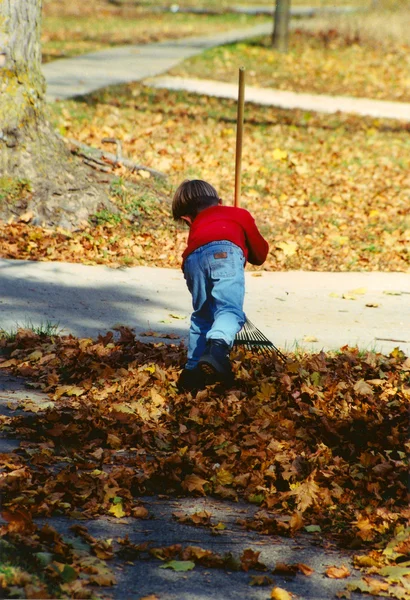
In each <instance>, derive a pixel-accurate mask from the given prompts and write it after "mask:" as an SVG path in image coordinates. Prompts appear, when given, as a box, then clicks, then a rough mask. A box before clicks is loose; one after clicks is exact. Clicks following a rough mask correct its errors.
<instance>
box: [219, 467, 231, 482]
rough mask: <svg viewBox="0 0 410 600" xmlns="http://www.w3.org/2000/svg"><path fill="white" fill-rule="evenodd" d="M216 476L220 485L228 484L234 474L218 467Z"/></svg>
mask: <svg viewBox="0 0 410 600" xmlns="http://www.w3.org/2000/svg"><path fill="white" fill-rule="evenodd" d="M216 478H217V480H218V482H219V483H220V484H221V485H230V484H231V483H232V481H233V480H234V476H233V475H232V473H230V471H227V470H226V469H219V471H218V473H217V474H216Z"/></svg>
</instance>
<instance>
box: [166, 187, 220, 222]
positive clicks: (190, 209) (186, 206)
mask: <svg viewBox="0 0 410 600" xmlns="http://www.w3.org/2000/svg"><path fill="white" fill-rule="evenodd" d="M217 204H219V196H218V192H217V191H216V189H215V188H214V187H213V186H212V185H211V184H210V183H207V182H206V181H202V180H201V179H185V181H183V182H182V183H181V184H180V185H179V186H178V188H177V190H176V192H175V194H174V198H173V200H172V216H173V217H174V219H175V220H176V221H177V220H178V219H180V218H181V217H184V216H186V217H191V218H192V219H195V217H196V216H197V214H198V213H199V212H201V210H204V209H205V208H208V207H209V206H216V205H217Z"/></svg>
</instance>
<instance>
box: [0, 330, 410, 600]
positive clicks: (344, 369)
mask: <svg viewBox="0 0 410 600" xmlns="http://www.w3.org/2000/svg"><path fill="white" fill-rule="evenodd" d="M0 345H1V349H2V356H3V358H2V359H0V360H1V362H0V368H4V369H10V370H11V371H12V372H13V373H15V374H18V375H21V376H23V377H26V378H29V379H33V380H34V381H35V382H37V386H39V388H40V389H41V390H43V391H44V392H46V393H48V395H49V400H48V401H47V402H45V403H44V405H43V406H39V405H38V404H37V405H35V404H33V403H32V402H31V401H30V400H27V401H26V402H23V403H21V406H20V407H21V408H23V409H26V410H28V411H34V412H38V414H37V415H34V416H33V415H32V414H31V415H29V414H28V415H27V416H24V415H23V416H16V417H11V418H10V417H2V422H3V423H2V424H3V427H6V429H10V428H11V429H12V430H13V431H14V432H16V433H17V434H18V435H19V436H20V437H21V438H23V442H22V444H21V446H20V451H19V452H18V453H13V454H8V455H4V456H3V459H4V462H3V467H2V473H1V479H0V485H1V494H2V510H3V516H4V517H5V518H6V519H7V521H8V522H9V525H8V526H5V527H3V538H4V539H5V540H6V541H7V542H8V543H10V544H12V545H13V547H14V548H16V547H17V548H18V547H19V544H20V546H22V547H25V546H26V545H27V543H29V542H30V544H31V548H32V553H35V560H44V561H45V563H44V564H45V565H48V567H47V568H46V569H45V575H46V577H48V578H49V579H51V581H52V582H54V585H58V586H61V585H62V586H63V587H59V588H58V589H59V590H60V591H59V593H63V592H64V593H65V594H67V595H68V597H87V596H86V595H85V591H84V587H85V586H86V584H87V583H90V581H89V579H90V577H91V583H94V584H99V585H101V584H104V583H105V584H106V585H109V579H110V575H109V570H108V571H104V565H101V564H100V563H99V562H98V560H99V559H104V560H105V559H109V558H110V557H111V556H112V548H111V547H105V546H104V544H103V545H101V542H97V541H96V540H95V539H94V540H93V538H90V536H88V537H87V531H86V530H85V531H84V530H82V531H79V532H77V533H78V535H80V536H81V537H83V538H84V539H86V540H87V541H88V543H90V544H91V546H92V548H93V554H94V556H90V555H89V554H88V555H87V556H88V558H87V559H86V557H85V556H84V554H82V555H80V556H79V555H77V554H76V553H75V552H74V551H73V549H72V547H71V546H69V545H67V543H66V542H64V541H63V540H61V538H60V537H59V536H58V534H56V533H55V532H53V530H50V529H45V530H44V529H43V530H39V529H38V528H36V526H34V525H33V524H32V518H35V517H44V516H50V515H53V514H59V515H67V516H70V517H72V518H76V519H77V518H80V517H84V518H94V517H98V516H101V515H114V516H116V517H122V516H131V517H132V516H134V517H135V518H141V517H142V518H144V517H146V516H147V514H148V513H147V508H146V507H144V506H141V503H140V501H139V497H140V496H141V495H149V494H155V493H165V494H171V495H177V496H178V495H211V496H216V497H219V498H225V499H230V500H235V499H237V498H243V499H246V500H247V501H248V502H251V503H254V504H257V505H259V506H260V510H259V511H258V512H257V514H256V515H255V517H254V518H253V519H251V520H249V521H246V520H245V521H244V522H243V523H242V525H243V527H244V528H246V529H251V530H255V531H258V532H260V533H261V534H274V535H277V534H279V535H285V536H289V535H296V534H297V532H298V531H299V530H302V529H304V528H307V529H308V530H309V531H321V533H322V535H323V536H324V537H325V538H326V537H328V536H331V537H332V539H334V540H336V541H337V542H338V543H339V544H340V545H341V546H343V547H348V548H354V549H355V550H356V551H357V556H356V558H355V561H356V563H357V566H360V567H366V568H367V572H368V575H370V579H372V576H373V580H374V582H373V584H372V583H371V582H370V583H369V581H367V583H366V582H363V586H365V585H367V588H368V589H367V591H369V590H370V591H372V590H373V593H381V595H388V594H392V595H393V597H396V598H405V597H406V592H405V588H404V586H405V585H406V582H408V580H407V577H408V575H409V572H408V562H406V561H408V560H409V556H408V554H409V537H408V530H406V523H407V521H408V518H409V516H410V513H409V509H408V504H407V499H406V484H407V473H408V461H407V456H408V455H407V454H406V449H407V450H408V448H406V446H407V445H408V439H407V432H408V407H409V399H410V387H409V383H410V381H409V373H410V362H409V358H406V357H405V356H404V355H403V353H401V352H400V351H399V350H395V351H394V352H392V353H391V354H390V355H389V356H383V355H380V354H374V353H366V354H360V353H359V352H358V351H357V349H353V348H348V347H346V348H342V349H341V351H340V352H339V353H337V354H327V355H325V354H324V353H320V354H316V355H304V356H293V357H290V358H291V359H292V360H289V361H288V362H287V363H286V364H283V363H282V362H278V361H277V360H276V359H275V357H274V356H272V357H269V358H264V359H260V358H259V357H255V356H252V355H250V354H244V353H243V352H241V351H237V352H236V353H235V354H234V355H233V365H234V369H235V374H236V378H237V379H236V384H235V386H234V387H233V388H232V389H230V390H226V391H224V390H221V389H218V387H217V386H215V387H209V388H207V389H206V390H204V391H203V392H200V393H199V394H198V395H197V396H196V397H195V398H193V397H192V396H191V395H190V394H182V395H181V394H178V393H177V391H176V384H175V382H176V379H177V375H178V371H179V368H180V364H181V363H182V362H183V359H184V355H185V351H184V349H183V348H182V347H180V346H173V345H169V346H168V345H164V344H153V345H152V344H142V343H140V342H138V341H136V340H135V338H134V335H133V333H132V332H131V331H130V330H128V329H125V328H120V329H119V331H118V333H117V334H116V335H115V336H114V335H113V333H112V332H108V333H107V334H106V335H105V336H100V337H99V339H98V340H91V339H76V338H73V337H70V336H68V337H58V336H56V337H48V336H45V335H37V334H34V333H33V332H32V331H27V330H26V331H24V330H23V331H20V332H18V333H17V336H16V337H13V338H7V337H4V338H3V339H2V341H1V342H0ZM28 507H29V512H27V508H28ZM148 508H149V507H148ZM181 518H182V517H181ZM198 518H199V517H198ZM199 521H200V520H199ZM193 524H197V525H198V524H201V522H197V523H195V522H193ZM108 546H110V545H109V544H108ZM134 550H135V549H134ZM46 553H49V554H50V553H51V556H50V555H48V556H44V554H46ZM38 555H39V556H38ZM136 555H138V553H136ZM56 556H57V558H56ZM178 556H179V555H178ZM174 557H175V556H172V553H171V555H170V556H168V558H174ZM185 558H189V559H190V560H193V561H194V562H195V560H196V561H200V559H201V558H202V559H203V555H202V556H198V555H195V553H193V554H191V555H190V556H189V557H185ZM208 558H209V557H208ZM254 558H255V557H254ZM33 560H34V559H33ZM209 560H210V559H209ZM214 560H215V559H214ZM47 561H48V562H47ZM56 561H57V566H56V564H55V563H56ZM87 561H88V562H87ZM97 563H98V564H97ZM211 566H212V565H211ZM213 566H219V567H222V566H223V562H222V563H221V564H219V565H218V564H214V565H213ZM369 569H370V570H369ZM383 569H387V571H384V570H383ZM389 569H390V570H389ZM399 570H400V573H401V575H400V578H399V580H398V581H399V583H396V582H397V574H398V572H399ZM80 573H83V577H82V578H80V576H79V574H80ZM86 574H88V575H86ZM90 574H91V575H90ZM383 574H384V575H385V576H386V579H380V577H379V576H380V575H383ZM376 576H377V577H376ZM0 581H1V584H2V587H5V588H6V589H7V588H8V585H7V584H5V583H4V582H5V581H6V579H4V577H3V578H2V577H1V576H0ZM26 583H27V582H26ZM111 583H114V582H113V581H112V582H111ZM376 584H377V585H376ZM16 585H17V586H19V585H20V587H21V586H22V585H23V584H21V582H20V584H18V583H17V584H16ZM37 585H38V586H40V588H41V585H40V583H38V582H37ZM44 585H46V584H44ZM47 585H51V584H50V581H49V582H48V584H47ZM372 586H373V587H372ZM383 586H384V587H383ZM23 587H24V586H23ZM47 589H50V588H47ZM363 589H364V588H363ZM79 590H80V591H81V590H82V591H81V592H80V591H79ZM375 590H377V591H375ZM70 593H71V594H72V595H71V596H70ZM80 593H82V594H83V595H76V594H80ZM43 594H44V588H43ZM30 597H38V596H30ZM41 597H43V598H46V597H50V596H45V595H43V596H41Z"/></svg>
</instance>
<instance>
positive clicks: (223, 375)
mask: <svg viewBox="0 0 410 600" xmlns="http://www.w3.org/2000/svg"><path fill="white" fill-rule="evenodd" d="M229 353H230V347H229V345H228V344H227V343H226V342H225V341H224V340H209V341H208V342H207V344H206V348H205V352H204V353H203V355H202V356H201V358H200V359H199V361H198V367H199V368H200V369H201V371H202V372H203V373H204V375H205V376H206V377H207V380H209V379H211V381H212V382H213V383H215V382H217V381H220V382H222V383H225V384H226V385H231V384H232V383H233V382H234V377H233V373H232V367H231V362H230V360H229Z"/></svg>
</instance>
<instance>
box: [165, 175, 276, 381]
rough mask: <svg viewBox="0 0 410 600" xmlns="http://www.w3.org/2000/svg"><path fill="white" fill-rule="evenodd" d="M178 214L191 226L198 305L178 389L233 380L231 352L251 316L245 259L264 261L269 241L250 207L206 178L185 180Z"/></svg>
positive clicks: (190, 279) (185, 259)
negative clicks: (230, 201)
mask: <svg viewBox="0 0 410 600" xmlns="http://www.w3.org/2000/svg"><path fill="white" fill-rule="evenodd" d="M172 215H173V217H174V219H175V220H181V221H185V223H187V224H188V226H189V228H190V229H189V235H188V242H187V247H186V249H185V251H184V253H183V255H182V270H183V273H184V277H185V280H186V283H187V286H188V289H189V291H190V293H191V295H192V308H193V312H192V315H191V323H190V330H189V340H188V359H187V362H186V365H185V367H184V369H183V370H182V372H181V374H180V376H179V380H178V389H179V390H180V391H193V390H199V389H202V388H203V387H205V385H207V384H210V383H216V382H221V383H224V384H225V385H227V386H229V385H231V384H232V383H233V381H234V378H233V374H232V367H231V363H230V360H229V353H230V351H231V349H232V345H233V342H234V339H235V335H236V334H237V333H238V332H239V331H240V329H241V328H242V326H243V324H244V323H245V319H246V317H245V314H244V312H243V302H244V296H245V273H244V268H245V264H246V262H250V263H251V264H253V265H261V264H263V263H264V261H265V260H266V257H267V254H268V250H269V246H268V243H267V241H266V240H265V239H264V238H263V237H262V235H261V233H260V232H259V229H258V228H257V226H256V223H255V220H254V218H253V217H252V215H251V214H250V213H249V212H248V211H247V210H246V209H244V208H238V207H235V206H223V205H222V200H221V198H220V197H219V195H218V193H217V191H216V189H215V188H214V187H213V186H212V185H211V184H209V183H207V182H206V181H202V180H200V179H194V180H186V181H184V182H183V183H181V185H180V186H179V187H178V189H177V190H176V192H175V195H174V198H173V201H172Z"/></svg>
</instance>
